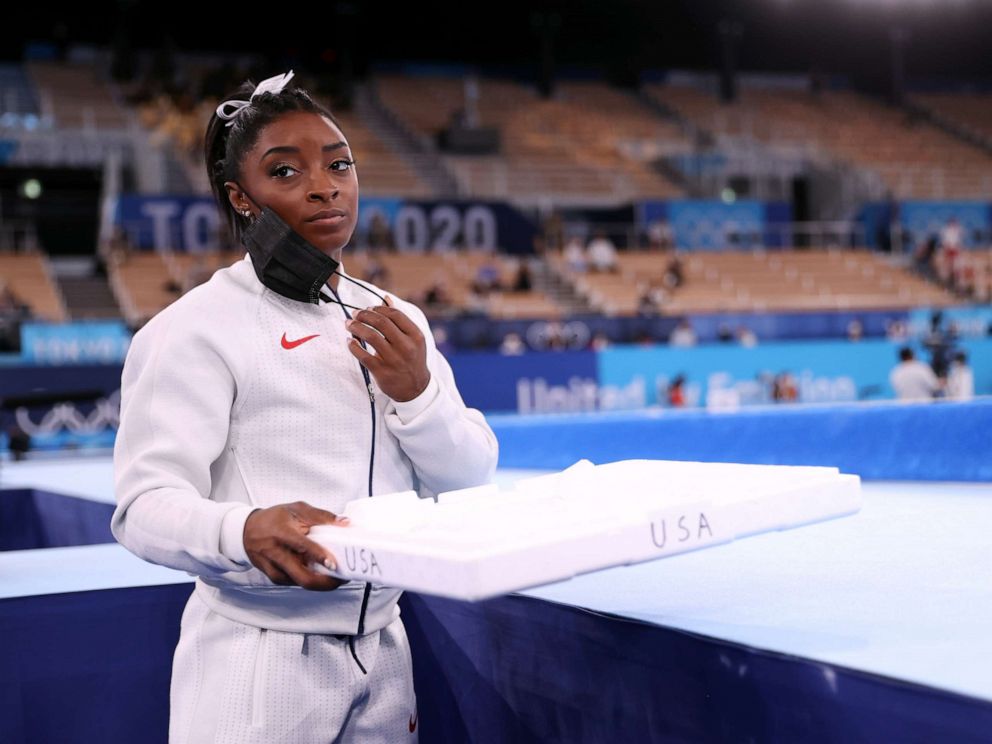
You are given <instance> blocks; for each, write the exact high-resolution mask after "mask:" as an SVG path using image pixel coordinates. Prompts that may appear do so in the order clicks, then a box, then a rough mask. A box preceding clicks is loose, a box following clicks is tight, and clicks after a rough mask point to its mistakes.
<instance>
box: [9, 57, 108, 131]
mask: <svg viewBox="0 0 992 744" xmlns="http://www.w3.org/2000/svg"><path fill="white" fill-rule="evenodd" d="M26 68H27V72H28V75H29V77H30V79H31V80H32V81H33V82H34V85H35V87H36V89H37V91H38V94H39V97H40V99H41V100H40V109H41V112H42V113H43V114H48V115H51V116H53V117H54V119H55V123H56V125H57V126H58V127H60V128H62V129H76V128H81V129H124V128H126V127H127V121H128V116H127V113H126V111H125V109H123V108H122V107H121V106H120V105H119V104H118V103H117V102H116V101H115V100H114V98H113V96H112V95H111V94H110V91H109V89H108V88H107V86H106V85H105V84H104V83H103V81H101V80H100V79H99V78H98V77H97V72H96V68H95V67H94V66H92V65H68V64H59V63H52V62H28V63H26Z"/></svg>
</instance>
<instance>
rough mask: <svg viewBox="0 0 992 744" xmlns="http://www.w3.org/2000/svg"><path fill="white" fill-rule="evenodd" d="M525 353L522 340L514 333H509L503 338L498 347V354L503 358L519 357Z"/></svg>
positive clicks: (525, 348) (525, 349)
mask: <svg viewBox="0 0 992 744" xmlns="http://www.w3.org/2000/svg"><path fill="white" fill-rule="evenodd" d="M525 351H527V347H526V346H525V345H524V340H523V339H522V338H520V334H519V333H517V332H515V331H510V332H509V333H507V334H506V335H505V336H503V341H502V343H500V345H499V353H500V354H502V355H503V356H520V355H521V354H523V353H524V352H525Z"/></svg>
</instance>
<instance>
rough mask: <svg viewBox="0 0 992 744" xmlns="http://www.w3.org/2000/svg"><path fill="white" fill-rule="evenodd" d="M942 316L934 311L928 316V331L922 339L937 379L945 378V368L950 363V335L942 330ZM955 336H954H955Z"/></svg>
mask: <svg viewBox="0 0 992 744" xmlns="http://www.w3.org/2000/svg"><path fill="white" fill-rule="evenodd" d="M943 323H944V314H943V313H942V312H941V311H939V310H936V311H934V312H933V313H932V314H931V315H930V331H929V332H928V333H927V335H926V338H924V339H923V345H924V346H925V347H926V349H927V351H929V352H930V367H931V369H933V372H934V374H935V375H937V377H941V378H944V377H947V368H948V366H949V365H950V362H951V346H952V338H951V334H949V333H945V332H944V328H943ZM955 335H956V334H955Z"/></svg>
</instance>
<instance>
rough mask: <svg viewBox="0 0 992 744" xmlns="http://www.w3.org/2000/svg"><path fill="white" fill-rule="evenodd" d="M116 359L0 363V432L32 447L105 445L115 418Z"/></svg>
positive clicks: (117, 400)
mask: <svg viewBox="0 0 992 744" xmlns="http://www.w3.org/2000/svg"><path fill="white" fill-rule="evenodd" d="M120 384H121V365H120V364H91V365H79V366H75V367H73V368H72V372H71V374H67V373H66V370H65V369H64V368H60V367H54V366H40V367H39V366H19V367H0V391H3V394H2V399H0V402H2V405H0V432H2V433H3V434H4V436H6V435H7V434H8V433H9V432H11V431H15V430H17V429H19V430H20V431H23V432H24V433H26V434H27V435H28V436H30V438H31V448H32V449H61V448H66V447H73V448H79V447H83V448H85V447H110V446H113V444H114V438H115V436H116V433H117V426H118V423H119V418H120Z"/></svg>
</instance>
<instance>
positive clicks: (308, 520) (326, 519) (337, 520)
mask: <svg viewBox="0 0 992 744" xmlns="http://www.w3.org/2000/svg"><path fill="white" fill-rule="evenodd" d="M289 508H290V511H291V512H292V513H293V514H294V515H295V516H297V517H298V518H299V519H300V520H301V521H303V522H304V523H305V524H307V525H314V524H338V525H341V526H342V527H343V526H344V525H346V524H348V522H349V521H350V520H349V519H348V517H342V516H338V515H337V514H335V513H334V512H329V511H327V510H326V509H318V508H317V507H316V506H311V505H310V504H308V503H307V502H305V501H297V502H296V503H295V504H290V505H289Z"/></svg>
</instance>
